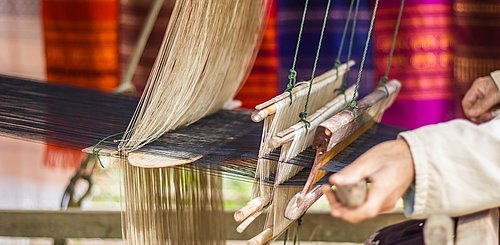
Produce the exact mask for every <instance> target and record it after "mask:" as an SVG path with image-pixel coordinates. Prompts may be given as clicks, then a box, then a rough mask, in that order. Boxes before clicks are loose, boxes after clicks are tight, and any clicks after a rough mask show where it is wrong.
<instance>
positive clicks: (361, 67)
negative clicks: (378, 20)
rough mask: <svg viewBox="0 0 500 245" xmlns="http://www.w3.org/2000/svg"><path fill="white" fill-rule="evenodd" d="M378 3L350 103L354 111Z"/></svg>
mask: <svg viewBox="0 0 500 245" xmlns="http://www.w3.org/2000/svg"><path fill="white" fill-rule="evenodd" d="M378 1H379V0H376V1H375V6H374V7H373V14H372V18H371V20H370V27H369V29H368V36H367V37H366V42H365V48H364V50H363V56H362V57H361V64H360V65H359V71H358V78H357V79H356V86H355V88H354V94H353V97H352V100H351V103H349V108H350V109H352V110H354V109H356V108H357V105H356V95H357V94H358V93H359V91H358V90H359V82H360V81H361V74H362V73H363V67H364V65H365V61H366V53H367V52H368V46H369V45H370V38H371V36H372V31H373V23H374V22H375V16H376V15H377V8H378Z"/></svg>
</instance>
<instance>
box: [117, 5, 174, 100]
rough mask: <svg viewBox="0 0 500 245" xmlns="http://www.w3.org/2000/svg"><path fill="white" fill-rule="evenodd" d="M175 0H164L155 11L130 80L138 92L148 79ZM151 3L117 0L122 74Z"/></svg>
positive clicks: (139, 92) (140, 92)
mask: <svg viewBox="0 0 500 245" xmlns="http://www.w3.org/2000/svg"><path fill="white" fill-rule="evenodd" d="M173 3H174V1H169V0H167V1H165V4H164V6H163V8H162V10H161V11H160V13H159V15H158V19H157V20H156V22H155V26H154V27H153V30H152V32H151V34H150V36H149V39H148V42H147V44H146V47H145V48H144V52H143V54H142V57H141V59H140V61H139V64H138V66H137V68H136V70H135V73H134V77H133V78H132V83H133V84H134V85H135V87H136V89H137V93H138V94H139V95H140V94H142V92H143V90H144V87H145V86H146V83H147V81H148V77H149V73H151V69H152V67H153V64H154V62H155V60H156V56H157V55H158V52H159V50H160V46H161V42H162V40H163V36H164V35H165V30H166V29H167V25H168V21H169V20H170V14H171V13H172V9H173ZM152 5H153V0H120V16H119V22H120V48H119V51H120V70H121V73H122V75H123V74H125V71H126V69H127V65H128V62H129V60H130V57H131V55H132V52H133V51H134V47H135V45H136V43H137V40H138V38H139V35H140V33H141V31H142V28H143V27H144V24H145V21H146V16H147V14H148V12H149V10H150V8H151V6H152Z"/></svg>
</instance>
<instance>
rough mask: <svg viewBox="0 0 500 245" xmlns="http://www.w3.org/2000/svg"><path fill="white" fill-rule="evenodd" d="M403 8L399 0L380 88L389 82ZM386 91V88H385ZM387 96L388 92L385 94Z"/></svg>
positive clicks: (402, 2)
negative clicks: (396, 17)
mask: <svg viewBox="0 0 500 245" xmlns="http://www.w3.org/2000/svg"><path fill="white" fill-rule="evenodd" d="M404 6H405V0H401V5H400V6H399V12H398V19H397V21H396V27H395V30H394V36H393V37H392V44H391V51H390V52H389V60H388V61H387V67H386V68H385V74H384V76H383V77H382V78H381V79H380V82H379V83H380V86H384V87H385V85H386V84H387V80H389V69H391V63H392V56H393V54H394V49H395V47H396V39H397V37H398V33H399V26H400V24H401V16H403V9H404ZM386 90H387V88H386ZM387 94H389V92H387Z"/></svg>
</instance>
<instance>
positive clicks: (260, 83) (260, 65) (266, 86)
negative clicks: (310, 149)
mask: <svg viewBox="0 0 500 245" xmlns="http://www.w3.org/2000/svg"><path fill="white" fill-rule="evenodd" d="M278 66H279V64H278V44H277V37H276V1H274V2H273V5H272V7H271V11H270V13H269V17H268V19H267V25H266V28H265V30H264V36H263V39H262V44H261V47H260V50H259V53H258V55H257V58H256V60H255V64H254V66H253V68H252V72H251V73H250V75H249V77H248V78H247V80H246V82H245V84H244V85H243V87H242V88H241V90H240V91H239V93H238V94H237V95H236V99H237V100H241V101H242V103H243V107H245V108H253V107H255V106H256V105H258V104H260V103H262V102H264V101H266V100H269V99H271V98H272V97H273V96H275V95H276V93H277V91H278Z"/></svg>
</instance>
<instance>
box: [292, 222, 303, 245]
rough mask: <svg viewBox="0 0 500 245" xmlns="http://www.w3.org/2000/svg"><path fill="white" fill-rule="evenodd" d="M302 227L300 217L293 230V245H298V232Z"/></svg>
mask: <svg viewBox="0 0 500 245" xmlns="http://www.w3.org/2000/svg"><path fill="white" fill-rule="evenodd" d="M300 226H302V217H300V218H299V219H298V220H297V227H296V228H295V236H294V238H293V245H300V239H299V232H300Z"/></svg>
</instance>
